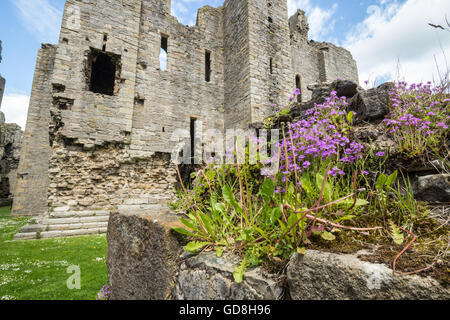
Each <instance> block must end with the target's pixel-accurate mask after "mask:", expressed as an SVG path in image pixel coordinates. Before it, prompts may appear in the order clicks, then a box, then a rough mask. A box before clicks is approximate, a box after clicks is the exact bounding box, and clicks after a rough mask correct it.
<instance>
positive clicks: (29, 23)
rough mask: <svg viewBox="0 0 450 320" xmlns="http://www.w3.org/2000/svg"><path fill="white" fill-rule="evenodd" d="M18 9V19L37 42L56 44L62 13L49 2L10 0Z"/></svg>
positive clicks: (45, 0) (46, 0)
mask: <svg viewBox="0 0 450 320" xmlns="http://www.w3.org/2000/svg"><path fill="white" fill-rule="evenodd" d="M10 2H11V3H12V4H13V5H14V6H15V7H16V8H17V9H18V12H19V16H20V19H21V21H22V23H23V25H24V26H25V28H27V29H28V31H29V32H30V33H31V34H33V35H34V37H36V39H37V40H38V41H39V42H49V43H56V42H57V41H58V36H59V30H60V27H61V21H62V11H60V10H58V9H57V8H56V7H54V6H53V5H52V4H51V3H50V0H32V1H30V0H10Z"/></svg>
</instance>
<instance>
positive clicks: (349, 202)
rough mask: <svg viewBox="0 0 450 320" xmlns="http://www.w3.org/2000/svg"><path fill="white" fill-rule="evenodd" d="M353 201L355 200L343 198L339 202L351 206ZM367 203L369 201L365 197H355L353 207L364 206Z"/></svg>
mask: <svg viewBox="0 0 450 320" xmlns="http://www.w3.org/2000/svg"><path fill="white" fill-rule="evenodd" d="M354 202H355V199H345V200H344V201H342V202H341V203H340V204H341V205H345V206H352V205H353V203H354ZM368 204H369V201H367V200H365V199H357V200H356V204H355V207H356V208H357V207H364V206H367V205H368Z"/></svg>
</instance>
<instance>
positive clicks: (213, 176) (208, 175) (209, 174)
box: [205, 170, 216, 181]
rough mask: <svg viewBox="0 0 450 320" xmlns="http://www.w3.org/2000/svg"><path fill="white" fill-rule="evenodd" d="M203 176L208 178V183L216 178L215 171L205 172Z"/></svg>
mask: <svg viewBox="0 0 450 320" xmlns="http://www.w3.org/2000/svg"><path fill="white" fill-rule="evenodd" d="M205 176H206V177H207V178H208V180H209V181H212V180H214V179H215V178H216V171H215V170H208V171H206V174H205Z"/></svg>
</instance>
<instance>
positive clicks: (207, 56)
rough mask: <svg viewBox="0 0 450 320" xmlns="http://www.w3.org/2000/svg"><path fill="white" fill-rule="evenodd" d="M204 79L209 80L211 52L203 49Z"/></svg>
mask: <svg viewBox="0 0 450 320" xmlns="http://www.w3.org/2000/svg"><path fill="white" fill-rule="evenodd" d="M205 81H206V82H211V52H210V51H208V50H206V51H205Z"/></svg>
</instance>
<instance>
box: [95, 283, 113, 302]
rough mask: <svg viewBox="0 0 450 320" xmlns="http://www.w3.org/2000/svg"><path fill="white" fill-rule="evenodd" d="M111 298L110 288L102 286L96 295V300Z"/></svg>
mask: <svg viewBox="0 0 450 320" xmlns="http://www.w3.org/2000/svg"><path fill="white" fill-rule="evenodd" d="M110 297H111V287H110V286H108V285H104V286H103V287H102V288H101V289H100V292H99V293H98V294H97V300H109V298H110Z"/></svg>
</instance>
